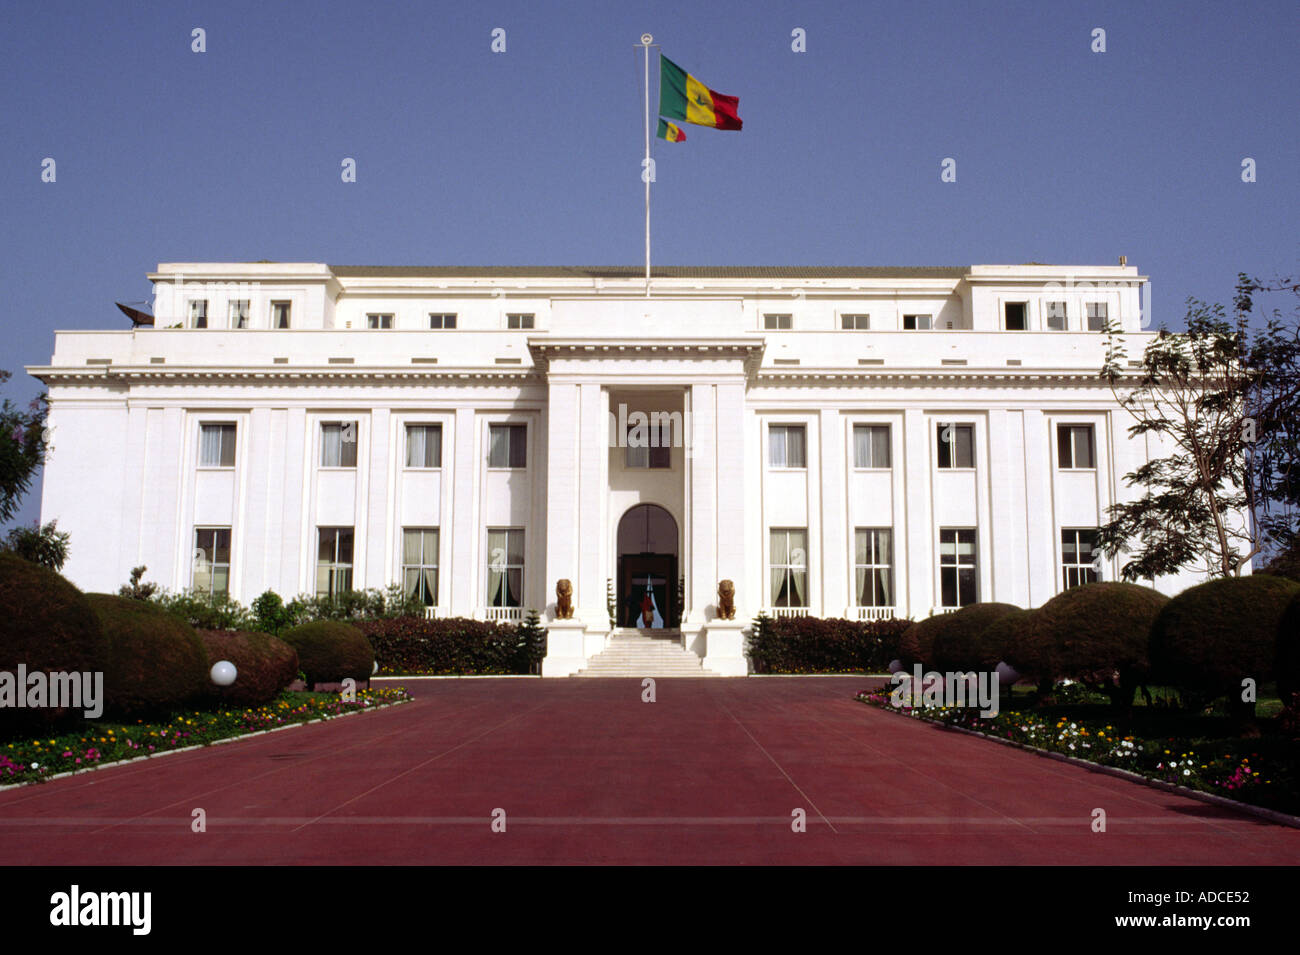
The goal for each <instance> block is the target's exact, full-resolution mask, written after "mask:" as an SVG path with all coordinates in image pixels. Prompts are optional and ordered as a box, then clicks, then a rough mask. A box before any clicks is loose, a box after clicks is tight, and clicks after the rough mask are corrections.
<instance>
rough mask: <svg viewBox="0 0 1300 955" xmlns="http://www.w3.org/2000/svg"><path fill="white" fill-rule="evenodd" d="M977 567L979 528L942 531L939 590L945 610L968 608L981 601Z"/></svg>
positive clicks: (940, 534)
mask: <svg viewBox="0 0 1300 955" xmlns="http://www.w3.org/2000/svg"><path fill="white" fill-rule="evenodd" d="M975 568H976V562H975V529H974V528H964V529H963V528H952V527H947V528H941V529H940V531H939V590H940V599H941V600H942V601H943V606H944V607H965V606H966V605H967V604H973V603H975V602H976V600H978V599H979V598H978V592H979V588H978V586H977V579H976V575H975Z"/></svg>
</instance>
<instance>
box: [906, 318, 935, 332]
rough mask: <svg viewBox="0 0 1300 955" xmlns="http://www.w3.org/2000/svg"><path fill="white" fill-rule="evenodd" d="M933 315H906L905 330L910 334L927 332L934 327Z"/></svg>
mask: <svg viewBox="0 0 1300 955" xmlns="http://www.w3.org/2000/svg"><path fill="white" fill-rule="evenodd" d="M932 319H933V316H931V315H904V316H903V330H904V331H908V332H919V331H927V330H928V329H930V328H932V327H933V324H934V323H933V320H932Z"/></svg>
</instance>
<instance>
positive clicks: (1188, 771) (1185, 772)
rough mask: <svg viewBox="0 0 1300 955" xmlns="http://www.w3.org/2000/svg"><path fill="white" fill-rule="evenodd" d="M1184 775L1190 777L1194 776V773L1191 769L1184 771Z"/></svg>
mask: <svg viewBox="0 0 1300 955" xmlns="http://www.w3.org/2000/svg"><path fill="white" fill-rule="evenodd" d="M1183 775H1184V776H1190V775H1192V771H1191V770H1190V769H1184V770H1183Z"/></svg>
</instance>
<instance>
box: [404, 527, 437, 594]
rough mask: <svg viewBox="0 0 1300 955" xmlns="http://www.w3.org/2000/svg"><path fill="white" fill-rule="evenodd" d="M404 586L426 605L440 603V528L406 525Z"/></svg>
mask: <svg viewBox="0 0 1300 955" xmlns="http://www.w3.org/2000/svg"><path fill="white" fill-rule="evenodd" d="M402 589H403V590H404V591H405V592H406V594H407V596H410V597H415V598H416V599H417V600H419V601H420V602H421V603H423V604H424V605H425V606H426V607H436V606H437V605H438V528H436V527H403V528H402Z"/></svg>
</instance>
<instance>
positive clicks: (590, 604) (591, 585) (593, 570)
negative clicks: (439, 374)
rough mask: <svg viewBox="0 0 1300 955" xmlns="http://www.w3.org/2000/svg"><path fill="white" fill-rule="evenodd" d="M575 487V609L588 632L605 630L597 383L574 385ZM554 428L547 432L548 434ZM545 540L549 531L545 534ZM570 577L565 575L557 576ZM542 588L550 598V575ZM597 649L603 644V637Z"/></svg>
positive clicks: (601, 410) (603, 399)
mask: <svg viewBox="0 0 1300 955" xmlns="http://www.w3.org/2000/svg"><path fill="white" fill-rule="evenodd" d="M578 421H579V436H578V448H577V450H578V462H577V465H578V487H577V500H576V501H575V503H576V505H577V516H578V526H577V534H576V535H575V537H574V540H573V542H572V546H573V547H574V548H575V549H576V551H577V553H576V558H577V559H576V561H575V563H574V565H573V567H574V573H573V574H572V575H571V579H572V580H573V588H574V591H575V597H576V598H577V599H576V601H575V606H574V609H575V611H576V612H577V614H580V615H581V618H582V620H583V622H584V623H586V624H587V626H588V628H589V629H588V636H589V638H590V637H593V635H595V634H600V637H599V640H600V641H603V634H604V633H605V632H607V631H608V630H609V610H608V607H607V605H606V600H605V580H606V578H607V577H608V576H609V566H610V565H609V560H608V559H607V555H606V547H607V541H608V538H609V535H608V534H607V533H606V530H607V525H606V520H607V517H606V515H607V512H608V509H609V484H608V476H607V472H608V470H609V393H608V392H606V391H605V389H604V387H602V386H601V385H600V384H599V383H598V382H583V383H582V384H581V385H579V386H578ZM554 433H555V432H554V431H552V434H554ZM547 540H548V541H549V540H550V534H549V532H548V534H547ZM559 576H569V575H559ZM547 592H548V594H549V595H550V597H551V599H552V600H554V597H555V580H548V581H547ZM598 649H603V642H602V643H601V646H600V647H599V648H598Z"/></svg>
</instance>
